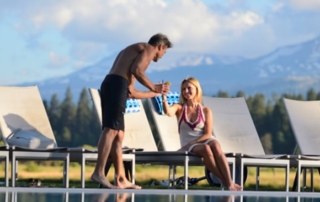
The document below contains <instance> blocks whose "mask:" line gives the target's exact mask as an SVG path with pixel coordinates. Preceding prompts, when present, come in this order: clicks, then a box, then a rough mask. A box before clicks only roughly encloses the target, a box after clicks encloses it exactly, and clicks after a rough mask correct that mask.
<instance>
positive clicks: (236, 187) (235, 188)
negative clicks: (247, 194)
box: [228, 183, 242, 191]
mask: <svg viewBox="0 0 320 202" xmlns="http://www.w3.org/2000/svg"><path fill="white" fill-rule="evenodd" d="M228 190H230V191H241V190H242V187H241V186H240V185H238V184H236V183H231V185H230V186H228Z"/></svg>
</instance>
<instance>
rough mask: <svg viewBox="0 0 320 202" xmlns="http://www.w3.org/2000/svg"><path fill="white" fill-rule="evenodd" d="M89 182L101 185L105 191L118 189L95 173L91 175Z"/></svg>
mask: <svg viewBox="0 0 320 202" xmlns="http://www.w3.org/2000/svg"><path fill="white" fill-rule="evenodd" d="M91 180H92V181H94V182H97V183H99V184H101V185H102V187H103V188H107V189H119V187H117V186H114V185H112V184H111V183H110V182H109V181H108V180H107V179H106V178H105V177H104V176H99V175H98V174H96V173H93V174H92V175H91Z"/></svg>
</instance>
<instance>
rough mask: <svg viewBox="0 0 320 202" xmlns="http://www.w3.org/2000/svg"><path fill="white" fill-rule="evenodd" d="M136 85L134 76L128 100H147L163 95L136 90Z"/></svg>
mask: <svg viewBox="0 0 320 202" xmlns="http://www.w3.org/2000/svg"><path fill="white" fill-rule="evenodd" d="M134 85H135V78H134V76H132V78H131V84H130V85H129V91H130V93H129V94H128V98H135V99H147V98H152V97H156V96H159V95H161V94H160V93H155V92H153V91H140V90H137V89H135V88H134Z"/></svg>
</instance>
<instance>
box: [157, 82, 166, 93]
mask: <svg viewBox="0 0 320 202" xmlns="http://www.w3.org/2000/svg"><path fill="white" fill-rule="evenodd" d="M155 90H156V91H155V93H161V94H165V93H167V92H169V91H170V88H169V85H166V84H163V83H160V84H156V85H155Z"/></svg>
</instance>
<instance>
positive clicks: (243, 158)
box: [203, 96, 290, 191]
mask: <svg viewBox="0 0 320 202" xmlns="http://www.w3.org/2000/svg"><path fill="white" fill-rule="evenodd" d="M203 103H204V105H205V106H207V107H209V108H210V109H211V110H212V114H213V133H214V135H215V136H216V137H217V138H218V140H219V142H220V144H221V147H222V150H223V151H224V152H227V153H228V152H234V153H236V154H237V156H238V158H237V164H238V165H240V169H241V175H240V178H241V180H240V184H241V186H242V187H243V171H244V168H245V166H254V167H257V178H256V180H257V181H256V189H258V188H259V167H282V168H285V174H286V180H285V186H286V188H285V189H286V191H289V168H290V167H289V166H290V159H289V157H290V156H288V155H285V154H284V155H282V154H280V155H267V154H265V152H264V149H263V147H262V144H261V142H260V139H259V136H258V133H257V131H256V128H255V126H254V123H253V121H252V118H251V115H250V112H249V110H248V107H247V104H246V101H245V99H244V98H243V97H239V98H214V97H206V96H205V97H203Z"/></svg>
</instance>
